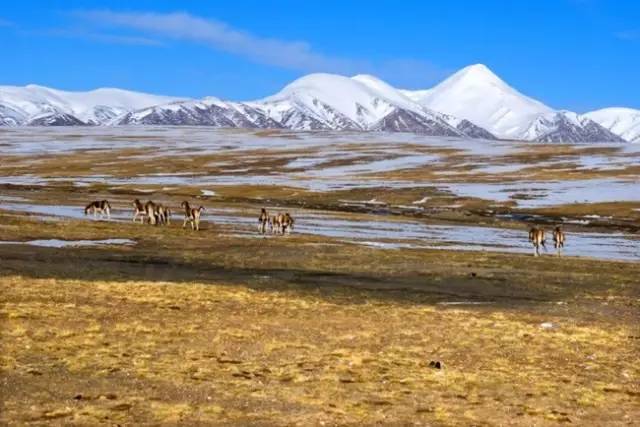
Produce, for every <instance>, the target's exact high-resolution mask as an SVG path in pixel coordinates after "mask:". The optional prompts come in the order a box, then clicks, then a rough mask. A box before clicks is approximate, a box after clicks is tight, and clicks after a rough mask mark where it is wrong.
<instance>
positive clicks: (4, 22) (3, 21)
mask: <svg viewBox="0 0 640 427" xmlns="http://www.w3.org/2000/svg"><path fill="white" fill-rule="evenodd" d="M15 25H16V24H14V23H13V22H11V21H9V20H7V19H4V18H0V27H15Z"/></svg>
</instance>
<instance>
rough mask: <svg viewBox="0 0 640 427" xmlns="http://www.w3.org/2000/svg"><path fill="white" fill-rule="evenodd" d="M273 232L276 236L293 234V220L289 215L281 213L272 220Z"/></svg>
mask: <svg viewBox="0 0 640 427" xmlns="http://www.w3.org/2000/svg"><path fill="white" fill-rule="evenodd" d="M269 222H270V226H271V232H272V233H274V234H285V232H286V233H291V230H293V222H294V221H293V218H292V217H291V215H289V212H287V213H284V214H282V213H279V214H277V215H274V216H272V217H271V218H270V221H269Z"/></svg>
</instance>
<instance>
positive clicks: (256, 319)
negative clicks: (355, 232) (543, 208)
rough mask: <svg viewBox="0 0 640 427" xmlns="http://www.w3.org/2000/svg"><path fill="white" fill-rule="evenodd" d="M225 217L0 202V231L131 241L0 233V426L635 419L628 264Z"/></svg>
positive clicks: (637, 378)
mask: <svg viewBox="0 0 640 427" xmlns="http://www.w3.org/2000/svg"><path fill="white" fill-rule="evenodd" d="M256 208H257V207H256ZM228 228H229V226H224V225H219V224H215V223H206V224H203V230H202V231H201V232H200V233H193V232H190V231H185V230H182V228H181V227H180V224H175V223H174V224H173V225H172V226H170V227H152V226H143V225H140V224H132V223H113V222H102V221H83V220H56V221H43V220H42V219H40V218H37V217H29V216H17V215H15V214H13V213H8V212H4V213H0V234H1V235H2V240H29V239H35V238H60V239H102V238H110V237H121V238H123V237H124V238H130V239H133V240H135V241H136V242H137V243H136V245H135V246H132V247H129V246H111V247H98V248H64V249H54V248H38V247H31V246H26V245H0V300H1V304H2V305H1V307H0V325H1V327H0V346H1V354H2V355H1V356H0V396H1V397H2V403H1V405H2V406H1V407H0V423H2V424H12V425H13V424H35V425H39V424H59V425H70V424H73V425H96V424H109V425H113V424H155V425H174V424H184V425H198V424H200V425H371V424H383V425H384V424H386V425H389V424H391V425H398V424H404V425H414V424H416V425H420V424H423V425H555V424H561V423H572V424H576V425H605V424H606V425H633V424H634V423H635V422H637V420H638V419H640V387H639V383H640V367H639V366H638V363H637V361H638V354H640V331H639V330H638V324H640V315H639V313H640V312H639V308H640V287H639V286H638V277H640V265H638V264H637V263H628V262H605V261H594V260H587V259H579V258H571V257H565V258H560V259H559V258H556V257H551V256H546V257H541V258H539V259H534V258H533V257H531V256H525V255H508V254H499V253H485V252H464V251H458V252H450V251H436V250H412V249H402V250H380V249H376V248H368V247H365V246H358V245H353V244H349V243H344V242H340V241H338V240H335V239H329V238H321V237H314V236H309V235H296V234H295V233H294V234H292V235H290V236H284V237H277V238H268V239H253V238H242V237H238V236H235V235H234V234H233V233H231V232H230V231H231V230H228ZM451 302H467V303H481V304H477V305H473V304H463V305H450V304H447V303H451ZM431 361H440V362H441V363H442V365H443V366H442V369H436V368H433V367H431V366H429V363H430V362H431Z"/></svg>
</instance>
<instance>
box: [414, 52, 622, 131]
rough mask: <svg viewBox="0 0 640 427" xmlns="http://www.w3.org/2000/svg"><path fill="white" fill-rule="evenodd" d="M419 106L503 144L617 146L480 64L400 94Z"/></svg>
mask: <svg viewBox="0 0 640 427" xmlns="http://www.w3.org/2000/svg"><path fill="white" fill-rule="evenodd" d="M403 93H404V94H405V95H406V96H408V97H409V98H411V99H413V100H415V101H416V102H418V103H419V104H421V105H422V106H424V107H427V108H430V109H432V110H435V111H440V112H442V113H445V114H451V115H453V116H456V117H459V118H464V119H467V120H469V121H470V122H472V123H473V124H475V125H477V126H480V127H481V128H484V129H486V130H488V131H489V132H491V133H492V134H494V135H496V136H498V137H500V138H505V139H521V140H531V141H545V142H560V141H566V142H578V141H580V142H595V141H599V142H605V141H621V138H620V136H619V135H620V134H616V133H613V132H611V131H610V130H609V129H607V128H605V127H603V126H601V125H599V124H598V123H596V121H593V120H591V119H589V118H588V117H585V116H580V115H578V114H576V113H573V112H570V111H564V110H559V111H558V110H554V109H552V108H551V107H549V106H547V105H545V104H543V103H542V102H540V101H537V100H535V99H533V98H530V97H528V96H526V95H524V94H522V93H520V92H519V91H517V90H516V89H514V88H513V87H511V86H509V85H508V84H507V83H506V82H505V81H504V80H502V79H501V78H500V77H498V76H497V75H496V74H495V73H493V72H492V71H491V70H490V69H489V68H488V67H486V66H485V65H482V64H475V65H471V66H468V67H465V68H463V69H461V70H460V71H458V72H456V73H455V74H453V75H452V76H450V77H448V78H447V79H445V80H444V81H443V82H441V83H440V84H438V85H436V86H435V87H433V88H431V89H427V90H421V91H403Z"/></svg>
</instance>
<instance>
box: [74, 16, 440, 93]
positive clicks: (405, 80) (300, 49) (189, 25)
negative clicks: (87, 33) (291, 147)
mask: <svg viewBox="0 0 640 427" xmlns="http://www.w3.org/2000/svg"><path fill="white" fill-rule="evenodd" d="M72 15H73V16H75V17H77V18H79V19H81V20H83V21H84V22H85V23H91V24H92V25H95V26H101V27H110V28H114V27H115V28H122V29H127V30H129V31H137V32H140V33H142V34H144V35H145V36H146V37H149V36H150V37H156V38H171V39H176V40H185V41H191V42H197V43H202V44H205V45H207V46H209V47H211V48H213V49H216V50H220V51H224V52H228V53H231V54H234V55H238V56H242V57H244V58H247V59H249V60H251V61H254V62H257V63H261V64H267V65H272V66H276V67H280V68H286V69H290V70H296V71H303V72H329V73H339V74H345V75H351V74H358V73H369V74H375V75H377V76H379V77H381V78H383V79H387V80H389V81H390V82H391V83H393V84H397V85H403V86H411V87H420V86H421V85H422V86H426V85H428V84H432V83H434V82H435V81H437V80H438V79H439V78H441V77H443V76H444V75H445V70H442V69H440V68H439V67H436V66H434V65H433V64H431V63H429V62H426V61H421V60H416V59H392V60H385V61H379V62H376V63H373V62H371V61H366V60H360V59H351V58H340V57H336V56H332V55H326V54H323V53H320V52H317V51H316V50H314V49H313V48H312V47H311V46H310V45H309V44H308V43H306V42H304V41H291V40H282V39H276V38H269V37H261V36H257V35H254V34H251V33H249V32H247V31H243V30H241V29H237V28H233V27H232V26H230V25H228V24H226V23H224V22H221V21H218V20H215V19H205V18H201V17H198V16H193V15H191V14H188V13H178V12H176V13H154V12H116V11H111V10H89V11H75V12H73V13H72ZM146 37H145V38H146Z"/></svg>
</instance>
